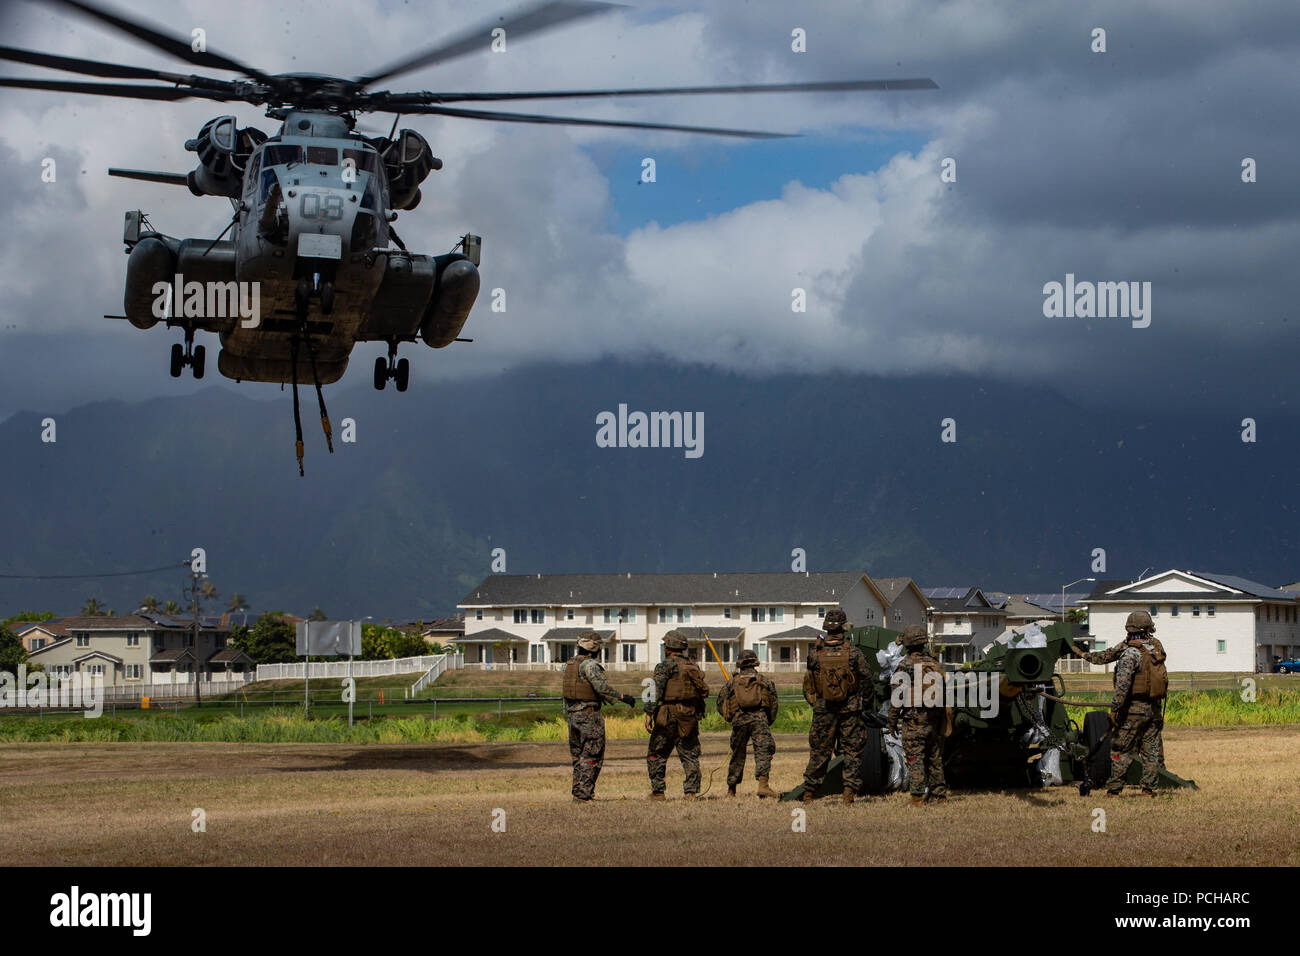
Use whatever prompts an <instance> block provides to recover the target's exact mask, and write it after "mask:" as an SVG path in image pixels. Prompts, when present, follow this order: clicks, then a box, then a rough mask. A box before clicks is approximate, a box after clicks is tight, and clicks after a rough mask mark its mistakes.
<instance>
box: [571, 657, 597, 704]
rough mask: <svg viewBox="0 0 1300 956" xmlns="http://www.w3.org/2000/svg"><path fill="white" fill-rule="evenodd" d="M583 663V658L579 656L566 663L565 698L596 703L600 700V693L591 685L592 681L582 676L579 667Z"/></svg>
mask: <svg viewBox="0 0 1300 956" xmlns="http://www.w3.org/2000/svg"><path fill="white" fill-rule="evenodd" d="M581 665H582V658H579V657H574V658H570V660H569V662H568V663H567V664H565V665H564V691H563V693H564V699H565V700H589V701H592V702H593V703H594V702H596V701H598V700H600V695H599V694H597V693H596V689H595V688H594V687H592V686H591V682H590V681H589V680H587V678H585V677H583V676H582V672H581V671H580V670H579V669H578V668H579V667H580V666H581Z"/></svg>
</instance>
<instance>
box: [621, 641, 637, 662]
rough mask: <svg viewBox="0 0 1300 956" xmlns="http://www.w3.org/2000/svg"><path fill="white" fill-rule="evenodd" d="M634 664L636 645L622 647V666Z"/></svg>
mask: <svg viewBox="0 0 1300 956" xmlns="http://www.w3.org/2000/svg"><path fill="white" fill-rule="evenodd" d="M635 662H636V645H635V644H624V645H623V663H624V664H633V663H635Z"/></svg>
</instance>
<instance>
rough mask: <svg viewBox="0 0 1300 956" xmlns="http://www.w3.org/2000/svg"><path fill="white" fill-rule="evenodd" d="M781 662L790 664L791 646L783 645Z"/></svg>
mask: <svg viewBox="0 0 1300 956" xmlns="http://www.w3.org/2000/svg"><path fill="white" fill-rule="evenodd" d="M822 616H823V617H825V616H826V615H824V614H823V615H822ZM781 660H782V661H783V662H785V663H789V661H790V645H789V644H783V645H782V646H781Z"/></svg>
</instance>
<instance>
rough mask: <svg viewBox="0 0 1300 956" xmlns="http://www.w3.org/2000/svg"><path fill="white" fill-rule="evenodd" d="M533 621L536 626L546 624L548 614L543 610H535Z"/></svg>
mask: <svg viewBox="0 0 1300 956" xmlns="http://www.w3.org/2000/svg"><path fill="white" fill-rule="evenodd" d="M531 619H532V622H533V623H534V624H545V623H546V612H545V611H544V610H542V609H541V608H533V612H532V615H531Z"/></svg>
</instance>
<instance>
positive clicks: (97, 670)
mask: <svg viewBox="0 0 1300 956" xmlns="http://www.w3.org/2000/svg"><path fill="white" fill-rule="evenodd" d="M89 670H90V672H91V673H92V674H98V675H99V676H101V677H103V676H104V665H103V664H91V665H90V668H89Z"/></svg>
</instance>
